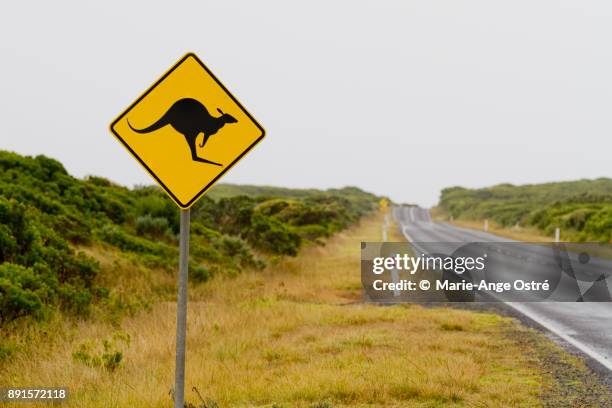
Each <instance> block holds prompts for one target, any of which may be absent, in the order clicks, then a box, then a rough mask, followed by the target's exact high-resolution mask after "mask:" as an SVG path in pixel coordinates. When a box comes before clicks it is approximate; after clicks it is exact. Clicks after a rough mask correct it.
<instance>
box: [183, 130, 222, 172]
mask: <svg viewBox="0 0 612 408" xmlns="http://www.w3.org/2000/svg"><path fill="white" fill-rule="evenodd" d="M197 137H198V135H197V134H196V135H195V136H193V137H191V136H185V139H187V144H188V145H189V149H190V150H191V159H192V160H193V161H197V162H200V163H208V164H213V165H215V166H223V165H222V164H221V163H215V162H213V161H210V160H206V159H202V158H200V157H198V152H197V143H196V139H197Z"/></svg>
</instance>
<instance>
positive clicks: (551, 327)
mask: <svg viewBox="0 0 612 408" xmlns="http://www.w3.org/2000/svg"><path fill="white" fill-rule="evenodd" d="M410 210H411V211H410V214H411V216H412V208H411V209H410ZM424 211H425V210H424ZM427 214H429V211H427ZM429 219H430V222H431V217H430V218H429ZM398 221H399V220H398ZM400 224H401V222H400ZM407 229H408V227H406V226H402V228H401V230H402V233H403V235H404V237H405V238H406V240H407V241H408V242H410V243H412V245H413V246H414V247H416V248H417V249H419V248H418V245H416V244H415V242H414V241H413V240H412V238H411V237H410V235H409V234H408V231H407ZM503 303H505V304H506V305H508V306H510V307H511V308H513V309H514V310H516V311H517V312H518V313H520V314H522V315H524V316H527V317H528V318H529V319H531V320H533V321H534V322H536V323H537V324H539V325H540V326H542V327H544V328H545V329H546V330H548V331H549V332H551V333H553V334H554V335H555V336H557V337H559V338H561V339H563V340H564V341H566V342H567V343H569V344H571V345H572V346H574V347H576V348H577V349H578V350H580V351H581V352H583V353H584V354H586V355H587V356H589V357H590V358H592V359H593V360H595V361H597V362H598V363H599V364H601V365H602V366H603V367H605V368H607V369H608V370H610V371H612V361H610V360H608V359H607V358H606V357H605V356H603V355H602V354H601V353H599V352H597V351H595V350H593V348H591V347H589V346H587V345H586V344H584V343H583V342H581V341H580V340H577V339H575V338H573V337H571V336H570V335H568V334H565V333H564V332H563V330H562V329H560V328H559V327H557V326H556V325H555V324H554V323H552V322H551V321H550V320H548V319H546V318H545V317H542V316H539V315H538V314H537V313H534V312H532V311H530V310H529V309H528V308H527V307H525V306H524V305H522V304H520V303H516V302H503Z"/></svg>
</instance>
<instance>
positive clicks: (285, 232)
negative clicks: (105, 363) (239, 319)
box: [0, 151, 378, 362]
mask: <svg viewBox="0 0 612 408" xmlns="http://www.w3.org/2000/svg"><path fill="white" fill-rule="evenodd" d="M214 191H217V192H216V193H214ZM214 191H213V194H212V197H215V196H216V197H217V198H216V199H215V198H210V197H205V198H204V199H202V200H201V201H200V202H199V203H198V204H197V205H196V206H194V207H193V209H192V227H191V242H192V251H191V256H190V269H191V275H190V277H191V279H192V280H193V282H194V283H202V282H205V281H207V280H209V279H211V278H212V277H214V276H216V275H229V276H233V275H237V274H238V273H240V272H241V271H242V270H244V269H263V268H264V267H265V266H266V264H267V263H269V262H275V261H276V260H277V258H279V257H282V256H295V255H297V253H298V252H299V250H300V248H301V247H302V246H304V244H308V243H319V242H321V240H322V239H324V238H326V237H329V236H331V235H332V234H333V233H335V232H337V231H340V230H343V229H345V228H347V227H349V226H350V225H352V224H353V223H355V222H356V221H357V220H359V219H360V218H361V217H362V216H363V215H365V214H367V213H369V212H371V211H372V210H373V209H374V208H376V206H377V203H378V199H377V198H376V197H375V196H374V195H372V194H369V193H366V192H363V191H361V190H359V189H357V188H351V187H347V188H344V189H338V190H328V191H320V190H291V189H280V188H278V189H275V188H270V187H261V188H260V187H256V186H248V187H244V186H242V187H239V186H231V185H225V186H224V185H220V186H218V187H216V188H215V190H214ZM241 191H245V192H246V193H247V194H240V193H241ZM178 230H179V211H178V209H177V207H176V206H175V205H174V203H172V202H171V200H170V199H169V198H168V197H167V196H166V195H165V194H164V193H163V192H161V191H160V190H159V189H158V188H155V187H138V188H134V189H128V188H126V187H122V186H119V185H115V184H113V183H112V182H110V181H109V180H106V179H104V178H101V177H94V176H92V177H88V178H86V179H84V180H81V179H76V178H74V177H72V176H70V175H69V174H68V173H67V172H66V170H65V169H64V167H63V166H62V164H61V163H59V162H58V161H56V160H53V159H50V158H48V157H45V156H37V157H34V158H32V157H23V156H20V155H17V154H15V153H11V152H6V151H0V328H2V329H4V330H2V332H0V333H6V331H7V330H10V329H11V328H13V327H17V326H16V325H19V324H21V325H22V326H23V325H27V324H31V323H35V322H43V321H48V320H49V319H51V318H52V316H53V314H54V313H57V312H58V311H59V312H60V313H63V314H64V315H67V316H76V317H88V316H90V315H91V313H92V311H93V310H94V309H96V308H97V309H99V310H98V311H99V312H100V313H101V314H104V315H109V314H113V313H115V312H116V311H117V309H119V310H122V309H134V308H135V307H136V308H137V304H138V303H140V304H150V303H152V302H154V301H155V300H156V298H161V299H164V298H165V297H167V296H173V295H174V293H170V292H169V291H168V290H166V289H161V288H151V290H150V292H151V293H146V294H145V293H139V292H143V291H142V290H141V289H136V288H131V289H133V290H130V288H125V289H126V290H125V291H124V292H121V291H120V290H118V289H117V285H116V284H114V280H113V279H112V278H111V277H109V276H103V274H101V272H102V271H101V262H104V261H106V260H108V259H113V262H115V264H114V265H119V264H121V262H128V261H129V262H130V263H132V264H133V265H134V266H135V267H138V268H141V269H143V270H158V271H160V273H164V272H165V273H166V274H167V275H168V276H171V275H172V274H173V273H174V271H175V269H176V264H177V256H178V250H177V247H178V237H177V234H178V232H179V231H178ZM114 268H115V269H117V267H116V266H114ZM146 286H149V285H146V284H145V287H146ZM135 294H138V295H139V296H135ZM149 295H156V296H149ZM135 299H136V300H135ZM138 299H139V300H138ZM135 305H136V306H135ZM105 308H106V309H107V310H103V309H105ZM2 350H4V351H2ZM10 350H12V348H11V347H10V345H7V344H6V341H5V339H4V336H2V335H0V362H1V361H2V358H3V356H4V355H11V354H12V352H11V351H10Z"/></svg>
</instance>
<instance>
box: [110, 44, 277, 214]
mask: <svg viewBox="0 0 612 408" xmlns="http://www.w3.org/2000/svg"><path fill="white" fill-rule="evenodd" d="M189 57H191V58H193V59H195V60H196V62H197V63H198V64H200V66H201V67H202V68H204V70H205V71H206V72H207V73H208V75H210V76H211V78H212V79H214V80H215V82H216V83H217V84H218V85H219V86H220V87H221V88H222V89H223V90H224V91H225V93H226V94H228V95H229V97H230V98H232V100H233V101H234V103H235V104H236V105H238V107H239V108H240V109H242V111H243V112H244V113H245V114H246V115H247V116H248V117H249V119H251V121H252V122H253V123H254V124H255V126H257V128H258V129H259V130H260V131H261V135H260V136H259V137H258V138H257V140H255V141H254V142H253V143H252V144H251V145H250V146H249V147H248V148H247V149H246V150H245V151H244V152H242V153H241V154H240V156H238V157H237V158H236V159H235V160H234V161H233V162H231V163H230V164H228V165H226V166H225V168H224V169H223V171H222V172H221V173H219V174H218V175H217V177H215V178H214V179H213V180H212V181H211V182H210V183H208V184H207V185H206V187H204V188H203V189H202V190H201V191H200V192H199V193H198V194H196V195H195V197H193V198H192V199H191V200H189V202H187V203H182V202H181V201H180V200H179V199H178V198H177V197H176V196H175V195H174V194H173V193H172V191H170V189H169V188H168V187H166V185H165V184H164V183H162V181H161V180H160V179H159V178H158V177H157V176H156V175H155V173H153V171H152V170H151V169H150V168H149V166H147V164H146V163H145V162H144V161H143V160H142V159H141V158H140V157H138V155H137V154H136V152H134V150H132V148H131V147H130V146H129V145H128V144H127V143H126V142H125V140H123V139H122V138H121V136H119V133H117V132H116V131H115V125H116V124H117V123H118V122H119V121H120V120H122V119H123V117H124V116H125V115H126V114H127V113H128V112H129V111H130V110H132V108H133V107H134V106H136V105H137V104H138V103H139V102H140V101H141V100H143V99H144V98H145V97H146V96H147V95H148V94H149V93H150V92H151V91H153V89H155V88H156V87H157V85H159V84H160V83H161V82H162V81H163V80H164V79H166V77H168V75H170V74H171V73H172V72H173V71H174V70H175V69H176V68H177V67H178V66H179V65H181V64H182V63H183V62H184V61H185V60H186V59H187V58H189ZM110 131H111V133H112V134H113V135H115V137H116V138H117V139H118V140H119V141H120V142H121V144H123V146H125V148H126V149H128V151H129V152H130V153H131V154H132V156H134V158H135V159H136V160H138V162H139V163H140V164H141V165H142V166H143V167H144V168H145V169H146V170H147V172H148V173H149V174H150V175H151V176H152V177H153V178H154V179H155V181H157V183H158V184H159V185H160V186H161V187H162V188H163V189H164V191H165V192H166V193H167V194H168V195H169V196H170V197H171V198H172V199H173V200H174V202H175V203H176V204H177V205H178V206H179V207H181V208H183V209H187V208H189V207H191V206H192V205H193V204H195V202H196V201H197V200H199V199H200V198H201V197H202V196H203V195H204V193H206V191H207V190H208V189H209V188H211V187H212V186H213V185H214V184H215V183H216V182H217V180H219V179H220V178H221V176H223V175H224V174H225V173H226V172H227V171H228V170H229V169H231V168H232V167H233V166H234V165H235V164H236V163H237V162H238V161H239V160H240V159H242V157H244V155H245V154H247V153H248V152H249V151H251V149H253V147H255V145H256V144H257V143H259V142H260V141H261V139H263V138H264V136H265V135H266V131H265V129H264V128H263V127H262V126H261V125H260V124H259V122H257V121H256V120H255V118H254V117H253V116H251V114H250V113H249V112H248V111H247V110H246V109H245V108H244V106H242V104H241V103H240V102H238V100H237V99H236V98H235V97H234V95H232V93H231V92H230V91H228V90H227V88H226V87H225V85H223V84H222V83H221V81H219V79H217V77H216V76H215V74H213V73H212V72H211V71H210V70H209V69H208V68H207V67H206V65H204V63H203V62H202V61H201V60H200V59H199V58H198V56H197V55H195V54H194V53H193V52H189V53H187V54H185V56H184V57H183V58H181V59H180V60H179V61H178V62H177V63H176V64H174V66H173V67H172V68H170V69H169V70H168V72H166V73H165V74H164V75H163V76H162V77H161V78H160V79H158V80H157V81H156V82H155V83H154V84H153V85H151V86H150V87H149V89H147V90H146V91H145V93H143V94H142V95H141V96H140V97H139V98H138V99H136V100H135V101H134V102H133V103H132V104H131V105H130V106H129V107H128V108H127V109H125V110H124V111H123V112H122V113H121V114H120V115H119V117H117V119H115V120H114V121H113V122H112V123H111V125H110Z"/></svg>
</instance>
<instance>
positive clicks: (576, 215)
mask: <svg viewBox="0 0 612 408" xmlns="http://www.w3.org/2000/svg"><path fill="white" fill-rule="evenodd" d="M438 208H439V210H440V212H441V213H442V214H443V216H444V217H445V218H447V219H451V217H452V219H453V220H455V221H459V222H460V221H476V220H483V219H489V220H492V221H494V222H495V223H496V224H497V226H499V227H501V228H503V229H508V228H514V229H515V230H517V231H521V230H523V232H525V233H526V234H527V235H529V234H530V232H531V233H532V234H531V235H537V234H538V233H539V234H541V235H545V236H549V237H550V236H552V235H553V234H554V230H555V228H557V227H558V228H561V232H562V239H564V240H571V241H578V242H587V241H588V242H591V241H592V242H605V243H607V242H610V241H611V240H612V179H607V178H600V179H596V180H578V181H568V182H558V183H546V184H530V185H523V186H514V185H511V184H500V185H497V186H493V187H487V188H481V189H467V188H463V187H451V188H446V189H444V190H442V193H441V196H440V202H439V204H438ZM530 230H531V231H530ZM533 232H535V233H536V234H533Z"/></svg>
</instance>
